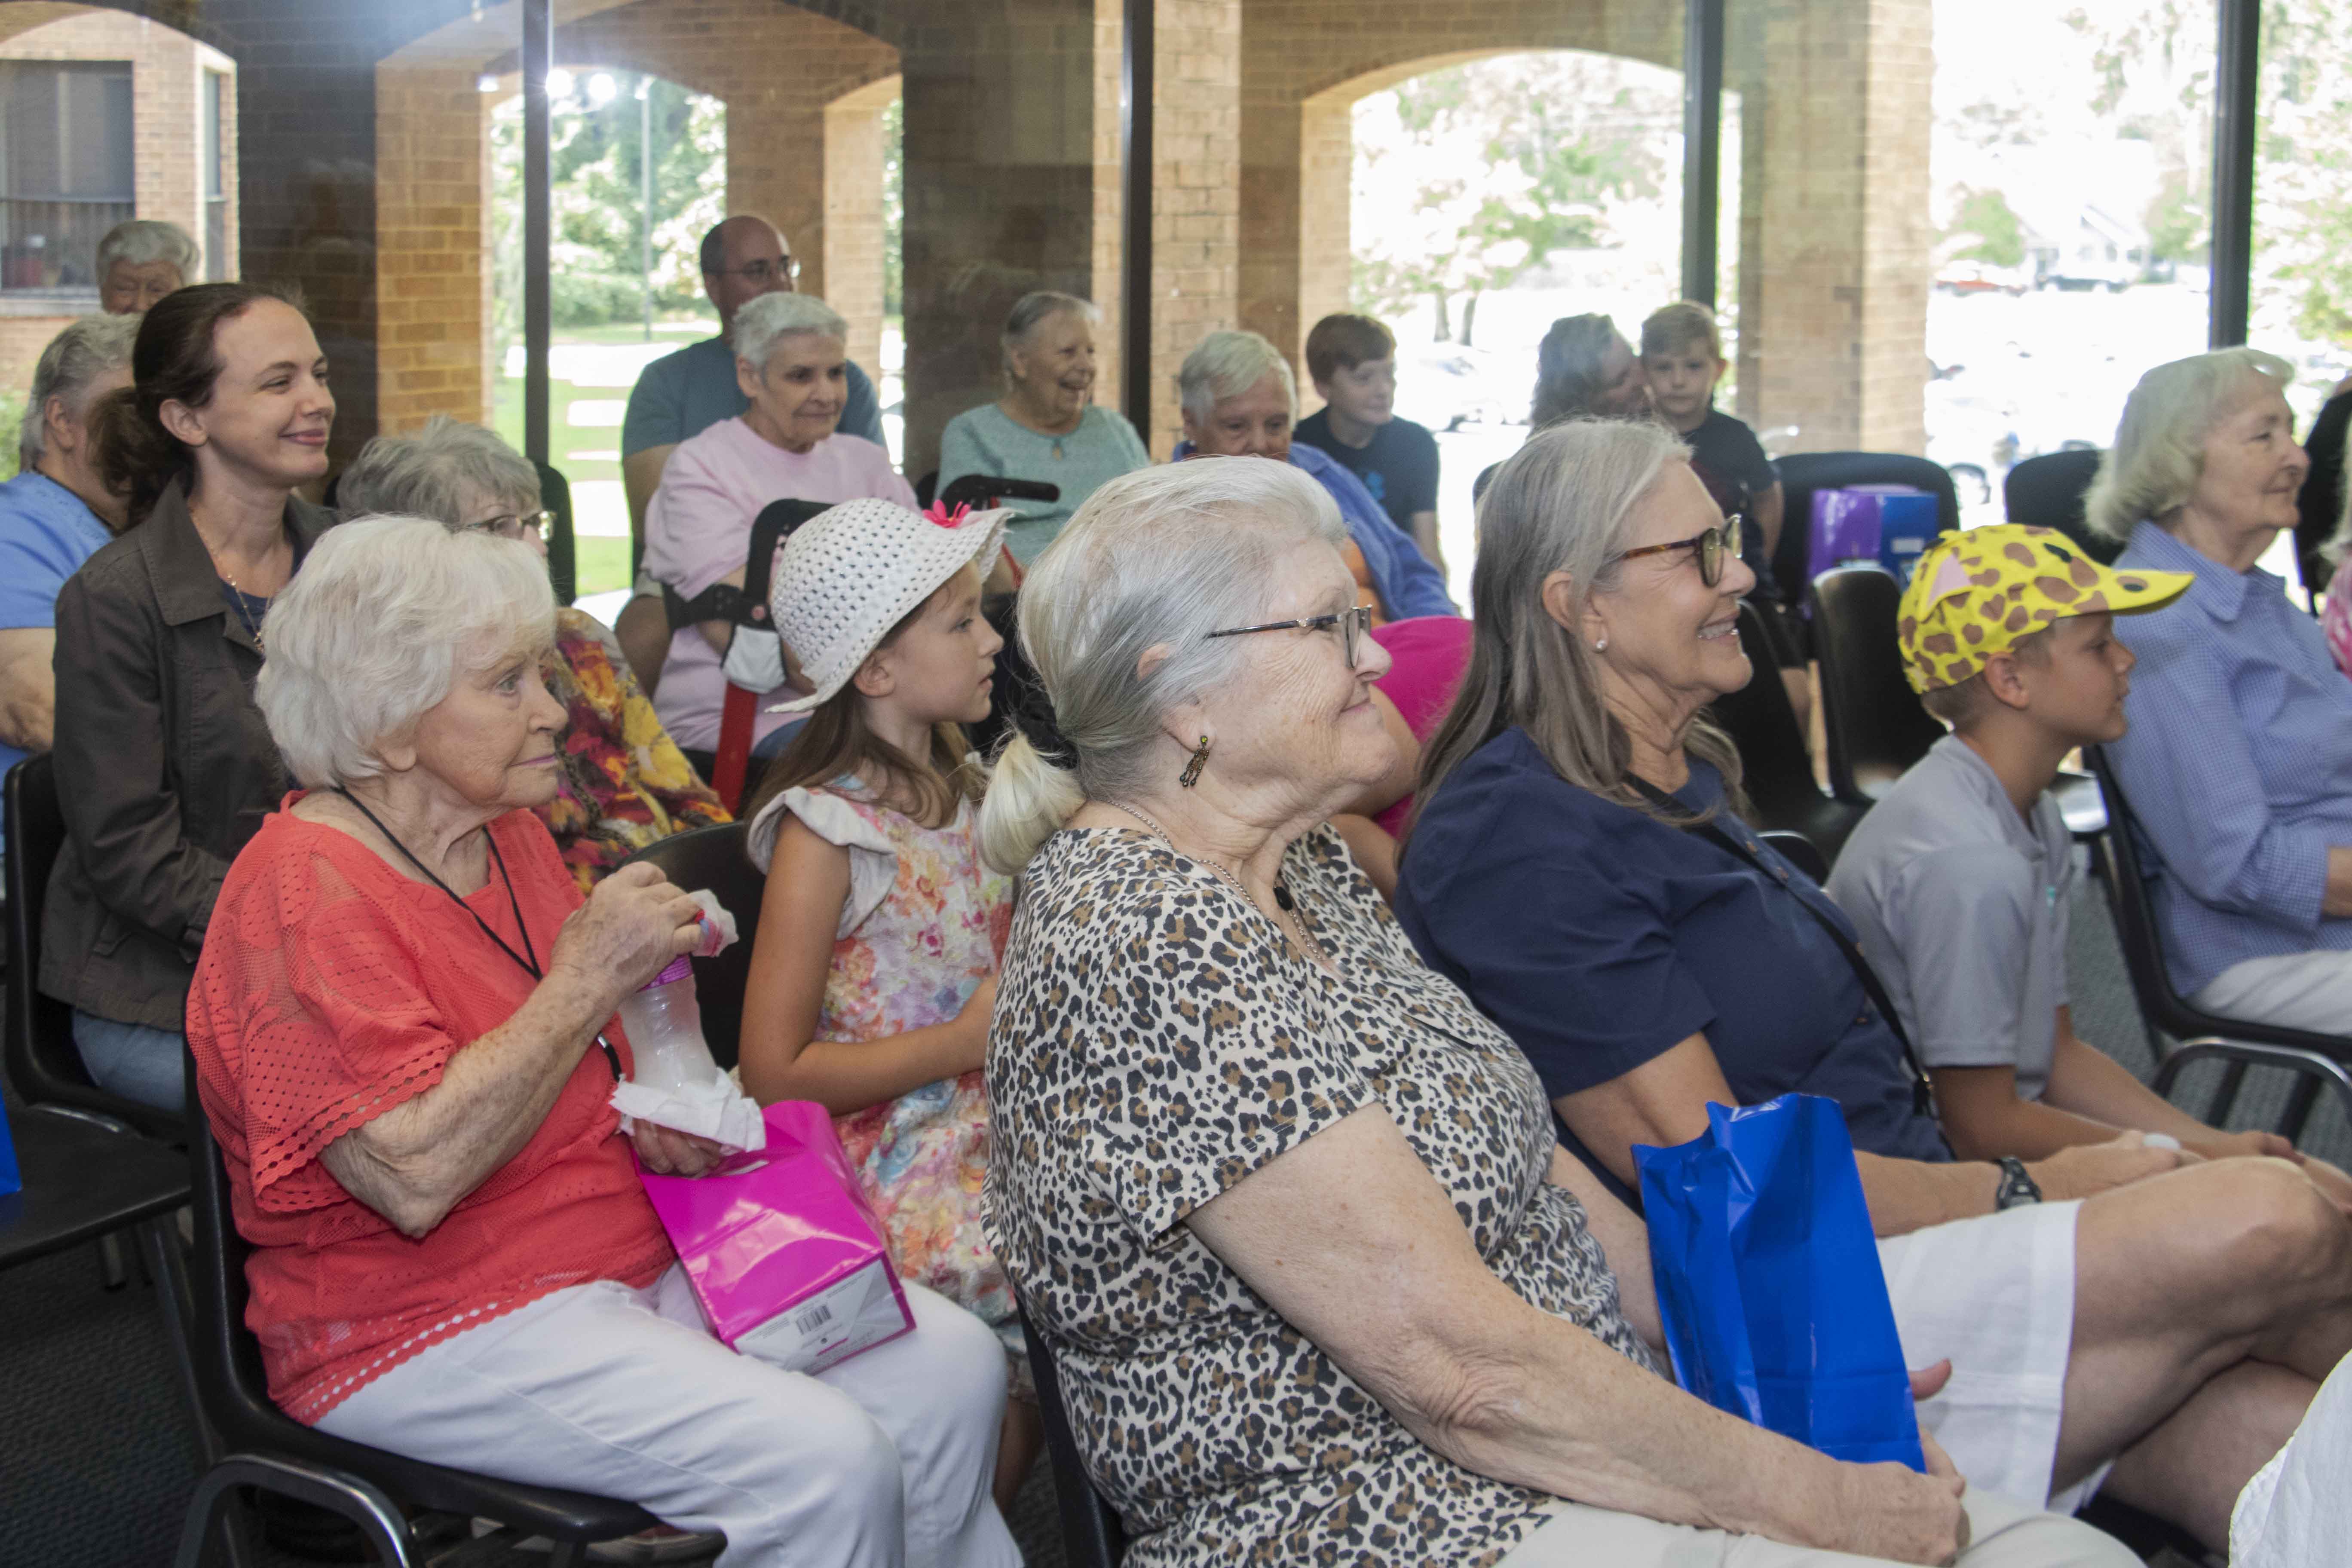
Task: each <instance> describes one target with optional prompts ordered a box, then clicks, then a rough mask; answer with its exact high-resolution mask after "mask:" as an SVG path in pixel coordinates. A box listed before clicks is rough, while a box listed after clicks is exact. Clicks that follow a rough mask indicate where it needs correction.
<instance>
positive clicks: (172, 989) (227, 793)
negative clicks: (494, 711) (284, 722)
mask: <svg viewBox="0 0 2352 1568" xmlns="http://www.w3.org/2000/svg"><path fill="white" fill-rule="evenodd" d="M333 521H335V519H334V514H333V513H332V512H331V511H328V510H324V509H323V508H320V507H314V506H311V505H310V504H309V503H308V502H306V501H301V500H289V501H288V502H287V504H286V527H287V531H288V532H289V534H291V535H292V536H293V538H294V542H295V551H296V555H297V560H298V561H299V558H300V556H301V554H303V553H304V552H308V551H309V549H310V545H311V543H312V542H314V541H315V540H317V538H318V537H319V535H320V533H322V532H324V531H326V530H327V528H328V527H329V525H331V523H332V522H333ZM57 622H58V651H57V657H56V669H57V680H58V707H57V747H56V750H57V764H56V765H57V781H58V797H59V800H60V802H61V804H62V805H63V806H64V808H65V819H66V845H65V847H64V849H63V850H62V851H61V852H60V853H59V855H58V865H57V870H56V871H55V872H54V873H53V874H52V875H51V876H50V878H49V897H48V905H47V910H46V911H45V913H44V915H43V918H42V922H41V973H40V987H41V990H42V991H43V992H44V993H46V994H48V995H51V996H55V997H58V999H60V1000H62V1001H66V1002H69V1003H71V1004H73V1005H75V1006H77V1007H79V1008H80V1009H81V1010H82V1011H84V1012H86V1013H94V1014H96V1015H98V1016H100V1017H103V1018H113V1019H116V1020H118V1021H120V1022H121V1023H126V1024H145V1025H148V1026H152V1027H153V1028H158V1029H172V1030H184V1029H185V1028H186V1027H187V1023H186V1018H187V1009H188V982H189V981H190V980H191V979H192V978H193V977H194V974H195V972H196V954H197V952H199V951H200V950H201V949H202V947H203V946H204V940H205V925H206V924H208V923H209V922H210V921H211V920H212V914H213V900H214V899H215V898H216V897H217V896H218V895H219V893H220V886H221V879H222V878H223V877H225V876H226V875H227V874H228V865H229V862H230V861H231V860H233V859H235V858H236V852H237V851H238V850H239V849H241V848H243V847H245V842H246V840H247V839H248V838H251V837H253V835H254V833H255V831H256V830H257V829H258V828H259V827H260V826H261V819H262V817H263V816H266V815H267V814H268V813H269V812H271V811H273V810H275V809H276V808H277V805H278V800H279V798H280V797H281V796H282V795H284V794H285V792H286V791H287V790H288V789H289V787H291V785H290V782H289V779H288V776H287V773H286V765H285V763H284V762H283V761H282V760H281V759H280V758H279V756H278V747H277V744H276V743H275V742H272V741H271V740H270V738H269V728H268V725H266V724H264V723H263V722H262V721H261V711H260V710H258V709H257V708H256V707H255V706H254V705H253V678H254V677H255V676H256V675H257V674H259V673H260V670H261V649H260V647H259V646H258V645H257V644H256V643H255V641H254V640H253V637H252V635H251V634H250V633H248V632H247V630H246V628H245V625H244V623H243V622H242V621H241V620H240V619H239V618H238V617H237V616H235V615H233V614H231V613H230V611H229V607H228V602H227V601H226V599H225V598H223V597H222V595H221V582H220V578H219V576H218V575H217V574H215V572H214V570H213V562H212V556H211V554H210V553H209V552H206V551H205V543H204V541H203V540H202V539H200V538H198V537H197V535H196V528H195V524H194V521H191V520H190V518H189V516H188V502H187V497H186V496H185V494H184V493H183V491H182V490H181V489H180V488H179V487H178V486H177V485H174V486H173V487H172V488H171V489H166V490H165V491H164V492H163V495H162V496H161V497H159V498H158V499H157V500H156V502H155V505H154V508H153V510H151V511H150V512H149V513H148V515H147V520H146V521H144V522H142V523H141V524H139V525H138V526H137V527H135V528H133V529H131V530H130V531H127V532H125V533H124V534H123V535H122V536H121V538H119V539H116V540H114V541H113V542H110V543H109V544H108V545H107V546H106V547H105V548H104V549H102V550H100V551H99V552H98V553H97V554H95V555H93V556H91V557H90V558H89V560H88V561H87V562H85V563H83V565H82V568H81V570H80V571H79V572H78V573H77V574H74V575H73V576H72V577H71V578H69V579H68V581H67V583H66V585H65V587H64V588H63V589H62V590H60V591H59V593H58V611H57Z"/></svg>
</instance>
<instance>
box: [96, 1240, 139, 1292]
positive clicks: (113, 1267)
mask: <svg viewBox="0 0 2352 1568" xmlns="http://www.w3.org/2000/svg"><path fill="white" fill-rule="evenodd" d="M98 1282H99V1284H100V1286H101V1287H103V1288H104V1289H108V1290H110V1291H111V1290H120V1289H122V1288H123V1287H124V1286H125V1285H128V1284H129V1283H131V1262H130V1259H129V1258H126V1257H125V1256H124V1255H123V1251H122V1237H121V1233H120V1232H113V1231H110V1232H109V1233H108V1234H106V1235H104V1236H101V1237H99V1238H98Z"/></svg>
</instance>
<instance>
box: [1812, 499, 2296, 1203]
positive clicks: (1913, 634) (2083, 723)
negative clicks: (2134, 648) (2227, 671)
mask: <svg viewBox="0 0 2352 1568" xmlns="http://www.w3.org/2000/svg"><path fill="white" fill-rule="evenodd" d="M2188 587H2189V576H2188V574H2186V573H2179V572H2118V571H2116V570H2114V569H2112V568H2109V567H2106V566H2102V565H2100V564H2099V563H2097V562H2095V561H2094V560H2092V559H2091V558H2090V557H2089V556H2087V555H2085V554H2084V553H2083V552H2082V551H2081V550H2080V549H2079V548H2078V547H2076V545H2075V544H2074V542H2072V541H2071V540H2069V539H2067V538H2066V536H2065V535H2063V534H2062V533H2059V532H2057V531H2054V530H2051V529H2046V528H2023V527H2019V526H2015V525H2003V526H2000V527H1994V528H1979V529H1975V530H1972V531H1969V532H1966V533H1956V534H1949V535H1947V536H1946V537H1945V538H1943V539H1942V540H1940V541H1938V542H1937V543H1936V544H1935V545H1934V546H1933V547H1931V548H1930V549H1929V550H1928V552H1927V554H1926V555H1924V556H1922V557H1921V558H1920V561H1919V564H1918V567H1917V569H1916V571H1915V572H1914V573H1913V574H1912V577H1911V582H1910V585H1909V586H1908V587H1907V588H1906V590H1905V591H1904V595H1903V603H1902V608H1901V610H1900V612H1899V616H1898V621H1897V626H1896V631H1897V635H1898V637H1899V640H1900V642H1901V646H1902V650H1903V662H1904V669H1905V673H1906V674H1907V675H1908V676H1909V677H1910V680H1911V685H1912V689H1915V690H1916V691H1918V692H1919V693H1920V694H1921V698H1922V700H1924V701H1925V702H1926V703H1927V710H1928V711H1929V712H1931V713H1933V714H1935V716H1936V717H1937V718H1938V719H1941V720H1942V721H1944V722H1946V723H1947V724H1949V725H1950V726H1952V733H1951V734H1949V735H1947V736H1946V737H1944V739H1942V740H1941V741H1938V742H1936V744H1935V745H1934V746H1933V747H1932V748H1930V749H1929V751H1928V752H1927V756H1925V757H1923V758H1921V759H1920V761H1919V762H1918V763H1917V764H1916V765H1915V766H1914V767H1913V768H1912V769H1911V771H1910V772H1908V773H1905V774H1904V775H1903V777H1902V779H1901V781H1900V782H1898V783H1897V784H1895V787H1894V789H1892V790H1890V791H1889V792H1888V793H1887V795H1886V796H1885V798H1884V799H1883V800H1881V801H1880V802H1879V803H1878V804H1877V805H1874V806H1873V807H1872V808H1871V810H1870V814H1869V815H1868V816H1865V817H1864V818H1863V821H1862V825H1861V826H1859V827H1857V828H1856V829H1855V830H1854V834H1853V837H1852V838H1851V839H1849V840H1848V841H1847V842H1846V846H1845V848H1844V850H1843V853H1842V854H1841V855H1840V856H1839V857H1838V862H1837V868H1836V870H1835V873H1834V874H1833V875H1832V877H1831V878H1830V882H1829V890H1830V893H1831V895H1832V897H1833V898H1835V899H1836V900H1837V901H1838V902H1839V903H1840V904H1841V905H1843V907H1844V909H1845V911H1846V913H1847V914H1848V915H1850V916H1852V917H1853V923H1854V926H1855V928H1856V929H1857V931H1859V933H1860V936H1861V941H1862V948H1863V952H1864V953H1865V954H1866V955H1867V956H1868V957H1869V959H1870V962H1871V964H1872V966H1873V967H1874V968H1875V969H1876V970H1877V971H1878V973H1879V975H1880V977H1881V978H1882V979H1884V980H1885V984H1886V989H1887V992H1888V994H1889V995H1890V997H1891V998H1892V999H1893V1001H1894V1002H1895V1007H1896V1009H1897V1010H1898V1011H1899V1012H1900V1013H1901V1014H1902V1016H1903V1023H1904V1026H1905V1027H1906V1029H1907V1030H1908V1031H1909V1033H1910V1036H1911V1038H1912V1041H1913V1043H1914V1044H1915V1045H1916V1047H1917V1050H1918V1053H1919V1057H1920V1059H1921V1060H1922V1061H1923V1062H1925V1063H1926V1064H1927V1068H1928V1070H1929V1071H1930V1072H1931V1073H1932V1074H1933V1075H1934V1077H1935V1080H1936V1107H1937V1114H1938V1116H1939V1117H1940V1118H1941V1120H1942V1122H1943V1127H1944V1135H1945V1137H1946V1138H1947V1139H1948V1140H1949V1141H1950V1142H1951V1145H1952V1151H1953V1152H1954V1153H1956V1154H1958V1156H1959V1157H1960V1158H1961V1159H1963V1160H2000V1159H2004V1158H2007V1159H2014V1160H2018V1161H2026V1160H2040V1159H2044V1158H2047V1157H2048V1156H2049V1155H2051V1154H2053V1153H2055V1152H2057V1151H2059V1150H2060V1149H2063V1148H2064V1147H2066V1146H2067V1145H2069V1144H2074V1143H2101V1142H2107V1141H2108V1140H2110V1139H2113V1138H2115V1137H2116V1136H2117V1135H2118V1134H2119V1133H2123V1132H2126V1131H2138V1132H2144V1133H2162V1134H2166V1135H2168V1136H2169V1137H2171V1138H2173V1139H2175V1140H2177V1141H2178V1142H2179V1143H2180V1144H2181V1145H2182V1146H2183V1147H2185V1148H2189V1149H2191V1150H2194V1151H2196V1152H2199V1153H2200V1154H2204V1155H2206V1156H2208V1157H2217V1156H2222V1155H2229V1154H2287V1155H2291V1154H2292V1150H2291V1146H2290V1145H2288V1143H2287V1142H2286V1141H2285V1140H2284V1139H2283V1138H2279V1137H2277V1136H2275V1135H2274V1134H2271V1133H2264V1132H2242V1133H2235V1134H2225V1133H2222V1132H2219V1131H2215V1130H2214V1129H2212V1128H2210V1127H2208V1126H2206V1125H2205V1124H2204V1123H2202V1122H2200V1121H2197V1120H2195V1119H2194V1118H2192V1117H2190V1116H2188V1115H2186V1114H2185V1113H2183V1112H2182V1111H2180V1110H2176V1109H2174V1108H2173V1107H2172V1106H2171V1105H2170V1104H2168V1103H2167V1102H2166V1101H2165V1100H2162V1099H2160V1098H2159V1097H2158V1096H2157V1095H2156V1094H2155V1093H2154V1092H2152V1091H2151V1090H2149V1089H2147V1087H2146V1086H2145V1085H2143V1084H2142V1083H2141V1082H2140V1081H2139V1079H2137V1078H2135V1077H2134V1076H2132V1074H2131V1073H2130V1072H2129V1071H2128V1070H2126V1068H2123V1067H2121V1066H2119V1065H2118V1064H2117V1063H2116V1062H2115V1061H2114V1060H2113V1059H2112V1058H2108V1057H2107V1056H2105V1055H2104V1054H2103V1053H2101V1052H2100V1051H2098V1050H2097V1049H2095V1048H2094V1047H2091V1046H2090V1045H2088V1044H2085V1043H2084V1041H2083V1040H2082V1039H2081V1038H2079V1037H2077V1036H2076V1035H2075V1033H2074V1023H2073V1018H2072V1015H2071V1011H2070V1009H2069V1008H2068V1006H2067V1001H2066V921H2067V909H2068V905H2069V903H2070V902H2071V900H2072V895H2073V892H2074V884H2075V870H2074V840H2073V836H2072V835H2071V834H2070V833H2068V831H2067V829H2066V824H2065V820H2064V818H2063V816H2060V814H2059V810H2058V804H2057V802H2056V801H2055V800H2053V798H2052V797H2051V795H2050V794H2049V790H2050V785H2051V784H2052V782H2053V780H2054V779H2055V778H2056V776H2057V773H2058V764H2059V762H2060V760H2061V759H2063V757H2064V756H2065V755H2066V754H2067V753H2068V752H2072V751H2074V749H2075V748H2076V747H2078V746H2085V745H2095V744H2098V743H2099V742H2105V741H2112V740H2114V739H2116V737H2117V736H2119V735H2121V734H2122V733H2123V732H2124V724H2125V720H2124V695H2125V693H2126V692H2127V691H2128V690H2129V689H2131V679H2130V677H2131V668H2132V656H2131V650H2130V649H2128V648H2126V647H2125V646H2124V645H2123V642H2122V641H2121V639H2119V638H2118V637H2116V616H2127V615H2137V614H2140V613H2143V612H2145V611H2148V610H2156V609H2160V608H2162V607H2163V606H2164V605H2168V604H2170V603H2171V602H2172V601H2173V600H2174V599H2176V598H2178V597H2179V596H2180V595H2181V594H2182V593H2184V592H2186V591H2187V589H2188ZM2019 1169H2022V1167H2021V1166H2020V1167H2019ZM2314 1175H2315V1177H2319V1178H2322V1179H2324V1175H2323V1172H2322V1170H2320V1169H2317V1168H2315V1170H2314ZM2339 1179H2340V1178H2339Z"/></svg>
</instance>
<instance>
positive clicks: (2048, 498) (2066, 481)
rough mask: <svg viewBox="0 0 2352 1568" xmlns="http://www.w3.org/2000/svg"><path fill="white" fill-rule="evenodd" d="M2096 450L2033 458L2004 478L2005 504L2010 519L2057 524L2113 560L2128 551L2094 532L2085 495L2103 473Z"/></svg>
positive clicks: (2099, 556) (2102, 559)
mask: <svg viewBox="0 0 2352 1568" xmlns="http://www.w3.org/2000/svg"><path fill="white" fill-rule="evenodd" d="M2101 456H2102V454H2101V453H2098V452H2096V451H2080V450H2076V451H2065V452H2045V453H2043V454H2042V456H2041V457H2039V458H2026V459H2025V461H2023V462H2021V463H2020V464H2018V465H2017V467H2015V468H2011V469H2010V470H2009V473H2008V475H2007V477H2006V478H2004V479H2002V480H2001V481H2000V507H2001V510H2002V512H2003V513H2005V514H2006V515H2007V516H2008V518H2009V521H2011V522H2018V523H2023V524H2025V525H2026V526H2027V527H2029V528H2054V529H2056V530H2057V531H2059V532H2061V533H2063V534H2064V535H2065V536H2066V537H2067V538H2069V539H2071V540H2073V541H2074V545H2075V548H2077V549H2079V550H2080V551H2082V552H2083V553H2084V554H2085V555H2087V556H2089V557H2090V558H2091V559H2092V560H2094V561H2096V562H2098V563H2100V564H2101V565H2105V566H2112V565H2114V564H2115V562H2116V556H2118V555H2121V554H2122V553H2123V552H2124V543H2123V541H2122V540H2120V539H2109V538H2107V537H2106V536H2105V534H2099V533H2093V532H2092V531H2091V525H2090V523H2089V522H2088V521H2085V520H2084V516H2083V501H2084V498H2085V497H2087V496H2088V495H2089V494H2090V493H2091V481H2092V480H2093V479H2096V478H2098V474H2099V459H2100V458H2101Z"/></svg>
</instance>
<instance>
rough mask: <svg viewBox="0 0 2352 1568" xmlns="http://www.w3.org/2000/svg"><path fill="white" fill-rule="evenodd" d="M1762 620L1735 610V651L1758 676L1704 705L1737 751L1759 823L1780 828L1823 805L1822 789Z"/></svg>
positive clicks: (1752, 610)
mask: <svg viewBox="0 0 2352 1568" xmlns="http://www.w3.org/2000/svg"><path fill="white" fill-rule="evenodd" d="M1765 614H1766V612H1764V611H1762V610H1760V609H1759V608H1758V607H1757V606H1756V605H1752V604H1747V603H1743V604H1741V605H1740V606H1739V646H1740V647H1741V648H1742V649H1743V650H1745V651H1746V653H1747V655H1748V665H1749V666H1750V668H1753V669H1754V670H1755V671H1756V674H1755V676H1754V678H1753V679H1750V680H1749V681H1748V684H1747V685H1746V686H1744V687H1741V688H1740V689H1738V690H1737V691H1727V692H1725V693H1724V694H1723V695H1722V696H1720V697H1718V698H1717V699H1716V700H1714V701H1713V702H1711V703H1709V704H1707V711H1708V712H1710V713H1712V714H1713V715H1714V716H1715V721H1716V722H1717V724H1720V725H1721V726H1722V727H1723V728H1724V730H1725V731H1727V733H1728V734H1729V735H1730V736H1731V742H1732V744H1734V745H1736V746H1738V748H1739V767H1740V774H1741V780H1740V782H1741V784H1743V785H1744V786H1745V787H1746V789H1747V791H1748V804H1749V805H1753V806H1754V807H1755V808H1756V816H1757V819H1758V820H1759V821H1760V822H1762V823H1763V824H1764V825H1765V826H1771V827H1778V826H1785V825H1788V824H1790V821H1791V819H1793V818H1794V817H1796V816H1801V815H1803V814H1804V813H1805V812H1807V811H1810V810H1811V808H1812V806H1813V805H1815V804H1816V803H1818V802H1819V801H1820V800H1821V799H1822V786H1821V785H1819V784H1815V783H1814V782H1813V759H1812V753H1811V748H1810V747H1808V746H1807V745H1806V743H1805V732H1804V731H1802V730H1801V729H1799V728H1798V727H1797V710H1796V709H1795V708H1794V707H1793V706H1791V705H1790V701H1789V689H1788V688H1787V687H1786V686H1784V685H1782V684H1781V682H1780V666H1779V662H1778V660H1777V659H1776V658H1775V657H1774V654H1773V649H1772V637H1771V634H1770V633H1769V632H1767V631H1766V630H1765V629H1764V616H1765Z"/></svg>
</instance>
